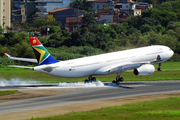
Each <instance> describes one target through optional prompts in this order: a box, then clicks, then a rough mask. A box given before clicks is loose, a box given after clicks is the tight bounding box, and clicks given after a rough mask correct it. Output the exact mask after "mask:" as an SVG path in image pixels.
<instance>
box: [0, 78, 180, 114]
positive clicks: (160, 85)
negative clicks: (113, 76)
mask: <svg viewBox="0 0 180 120" xmlns="http://www.w3.org/2000/svg"><path fill="white" fill-rule="evenodd" d="M110 85H111V84H108V83H106V85H105V86H101V87H73V88H72V87H52V88H51V87H50V86H45V87H41V88H38V89H61V90H63V91H66V92H64V93H63V94H58V95H55V96H46V97H40V98H32V99H25V100H18V101H11V102H5V103H0V116H1V115H3V114H5V113H14V112H20V111H25V110H35V109H40V108H41V109H42V108H47V107H57V106H66V105H71V104H72V105H73V104H77V103H83V102H93V101H103V100H110V99H118V98H126V97H133V96H140V95H150V94H158V93H171V92H177V91H180V81H165V82H164V81H160V82H125V83H122V84H121V85H119V86H110ZM36 88H37V86H36ZM0 89H32V88H30V87H23V88H22V87H20V86H18V87H0ZM33 89H34V88H33Z"/></svg>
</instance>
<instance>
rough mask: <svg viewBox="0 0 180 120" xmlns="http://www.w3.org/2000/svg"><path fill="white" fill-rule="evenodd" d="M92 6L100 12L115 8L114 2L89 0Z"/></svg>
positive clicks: (109, 0)
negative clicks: (104, 9) (100, 10)
mask: <svg viewBox="0 0 180 120" xmlns="http://www.w3.org/2000/svg"><path fill="white" fill-rule="evenodd" d="M88 2H89V3H90V4H91V7H92V8H94V9H96V10H98V9H102V8H105V7H110V8H114V5H113V2H112V0H88Z"/></svg>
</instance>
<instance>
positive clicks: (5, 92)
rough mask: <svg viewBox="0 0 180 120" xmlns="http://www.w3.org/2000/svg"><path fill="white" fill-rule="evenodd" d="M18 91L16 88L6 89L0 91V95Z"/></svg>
mask: <svg viewBox="0 0 180 120" xmlns="http://www.w3.org/2000/svg"><path fill="white" fill-rule="evenodd" d="M16 92H18V90H8V91H0V96H1V95H8V94H13V93H16Z"/></svg>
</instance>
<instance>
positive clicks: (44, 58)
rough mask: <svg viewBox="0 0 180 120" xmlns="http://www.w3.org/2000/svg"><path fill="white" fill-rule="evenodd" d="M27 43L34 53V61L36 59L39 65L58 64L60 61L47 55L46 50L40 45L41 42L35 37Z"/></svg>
mask: <svg viewBox="0 0 180 120" xmlns="http://www.w3.org/2000/svg"><path fill="white" fill-rule="evenodd" d="M29 41H30V43H31V46H32V48H33V50H34V53H35V56H36V59H37V61H38V64H39V65H44V64H52V63H56V62H60V61H58V60H56V59H54V58H53V57H52V56H51V55H50V54H49V52H48V51H47V50H46V48H45V47H44V46H43V45H42V44H41V42H40V41H39V40H38V39H37V38H36V37H33V38H29Z"/></svg>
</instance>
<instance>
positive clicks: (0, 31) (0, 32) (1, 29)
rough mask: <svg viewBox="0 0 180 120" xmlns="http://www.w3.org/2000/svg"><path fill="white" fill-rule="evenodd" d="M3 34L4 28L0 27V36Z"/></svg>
mask: <svg viewBox="0 0 180 120" xmlns="http://www.w3.org/2000/svg"><path fill="white" fill-rule="evenodd" d="M2 33H3V28H2V27H1V26H0V35H2Z"/></svg>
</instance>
